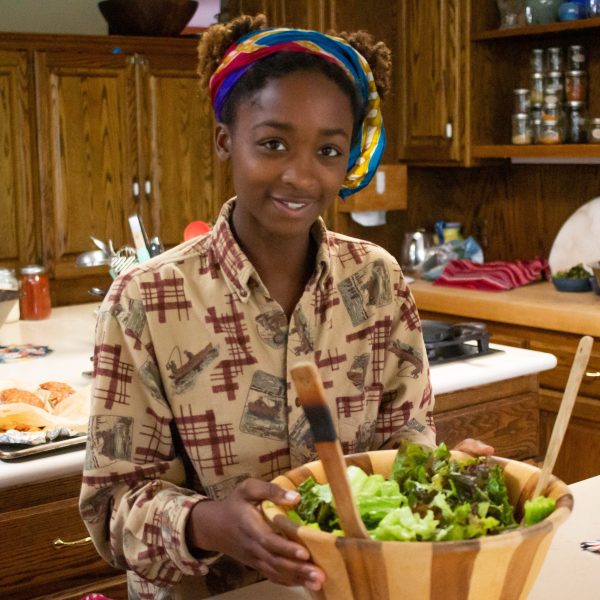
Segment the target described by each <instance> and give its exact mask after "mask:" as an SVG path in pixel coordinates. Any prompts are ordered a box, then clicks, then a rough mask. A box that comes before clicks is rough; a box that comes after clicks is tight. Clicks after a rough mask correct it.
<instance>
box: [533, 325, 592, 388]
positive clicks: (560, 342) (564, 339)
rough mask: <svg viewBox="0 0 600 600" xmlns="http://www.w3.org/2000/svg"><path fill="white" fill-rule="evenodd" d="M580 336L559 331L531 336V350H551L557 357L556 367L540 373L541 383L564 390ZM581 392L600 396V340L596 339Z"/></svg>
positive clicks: (544, 385) (537, 333)
mask: <svg viewBox="0 0 600 600" xmlns="http://www.w3.org/2000/svg"><path fill="white" fill-rule="evenodd" d="M579 339H580V338H579V336H571V335H566V334H562V335H561V334H558V333H546V332H536V335H535V337H532V338H531V341H530V346H529V347H530V348H531V350H539V351H540V352H550V353H551V354H554V355H555V356H556V359H557V362H558V364H557V366H556V368H554V369H552V370H551V371H544V372H542V373H540V385H541V386H542V387H547V388H551V389H554V390H564V389H565V386H566V385H567V379H568V377H569V371H570V369H571V365H572V363H573V357H574V356H575V351H576V350H577V345H578V344H579ZM580 393H581V394H582V395H584V396H590V397H592V398H600V342H598V340H596V341H595V344H594V347H593V348H592V355H591V356H590V360H589V363H588V366H587V369H586V375H584V377H583V380H582V382H581V388H580Z"/></svg>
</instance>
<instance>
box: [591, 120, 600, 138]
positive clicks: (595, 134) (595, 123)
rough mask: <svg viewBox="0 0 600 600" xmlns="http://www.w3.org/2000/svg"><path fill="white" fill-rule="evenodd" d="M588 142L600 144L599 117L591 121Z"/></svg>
mask: <svg viewBox="0 0 600 600" xmlns="http://www.w3.org/2000/svg"><path fill="white" fill-rule="evenodd" d="M588 142H589V143H590V144H600V118H598V117H594V118H593V119H590V126H589V129H588Z"/></svg>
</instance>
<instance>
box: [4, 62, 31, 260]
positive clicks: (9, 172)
mask: <svg viewBox="0 0 600 600" xmlns="http://www.w3.org/2000/svg"><path fill="white" fill-rule="evenodd" d="M27 65H28V62H27V56H26V54H25V53H24V52H17V51H0V215H2V218H1V219H0V265H2V266H10V267H15V266H18V265H19V264H23V263H26V262H31V261H34V260H35V259H36V257H37V254H38V251H39V247H38V246H39V245H38V237H37V234H38V232H39V215H38V214H37V211H36V210H34V202H33V188H32V185H33V184H32V179H33V177H32V171H33V163H32V159H31V155H32V152H31V142H32V140H31V133H30V127H29V119H30V104H29V87H28V79H27Z"/></svg>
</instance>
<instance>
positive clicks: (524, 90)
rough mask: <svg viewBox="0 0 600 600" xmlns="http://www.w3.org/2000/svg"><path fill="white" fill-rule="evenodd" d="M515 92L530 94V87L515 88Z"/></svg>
mask: <svg viewBox="0 0 600 600" xmlns="http://www.w3.org/2000/svg"><path fill="white" fill-rule="evenodd" d="M513 93H514V94H529V88H518V89H516V90H513Z"/></svg>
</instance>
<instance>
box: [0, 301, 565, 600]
mask: <svg viewBox="0 0 600 600" xmlns="http://www.w3.org/2000/svg"><path fill="white" fill-rule="evenodd" d="M94 308H95V306H94V304H84V305H78V306H71V307H63V308H58V309H53V311H52V316H51V318H50V319H48V320H46V321H37V322H25V321H20V322H18V323H14V324H8V325H5V326H4V327H3V328H2V331H1V332H0V344H15V343H35V344H49V345H50V346H51V347H52V348H53V352H52V353H51V354H49V355H48V356H46V357H44V358H38V359H31V360H28V361H21V362H19V363H15V364H13V365H6V364H4V365H0V379H7V378H10V379H16V380H23V379H25V380H27V381H31V382H34V383H35V382H40V381H43V380H47V379H49V378H50V375H52V379H53V380H63V381H66V382H68V383H71V385H73V386H75V387H81V386H83V385H86V384H89V380H88V379H86V378H85V377H83V376H82V371H85V370H89V368H90V356H91V353H92V350H93V330H94V324H95V319H94V314H93V313H94ZM496 348H497V349H500V350H502V351H501V352H496V353H493V354H488V355H485V356H478V357H474V358H470V359H468V360H465V361H461V362H455V363H446V364H441V365H436V366H433V367H431V380H432V387H433V391H434V393H435V395H436V408H435V411H434V416H435V420H436V423H437V428H438V439H439V440H440V441H441V440H445V441H447V442H448V443H449V444H450V445H452V444H454V443H455V442H457V441H459V440H460V439H462V438H464V437H467V436H470V437H478V438H480V439H483V440H485V441H487V442H489V443H491V444H493V445H494V446H495V448H496V453H497V454H498V455H501V456H507V457H511V458H518V459H524V458H530V457H533V456H535V455H536V454H537V453H538V451H539V443H538V373H539V372H541V371H546V370H548V369H552V368H553V367H554V366H555V365H556V358H555V357H554V356H553V355H551V354H549V353H546V352H535V351H533V352H532V351H531V350H527V349H523V348H511V347H502V346H496ZM84 456H85V451H84V450H83V449H82V447H81V446H80V447H79V449H77V450H73V451H68V452H64V451H61V452H55V453H53V454H50V455H39V457H31V458H28V459H19V460H7V461H4V460H0V528H1V531H2V532H3V540H4V542H5V543H4V544H2V545H1V546H0V598H10V599H11V600H36V599H37V600H42V599H43V600H79V598H81V597H82V596H83V595H84V594H86V593H90V592H98V593H104V594H105V595H106V596H108V597H109V598H113V599H114V600H125V599H126V598H127V592H126V585H125V578H124V575H123V574H122V573H121V572H119V571H116V570H114V569H112V568H110V567H109V566H108V565H107V564H106V563H105V562H104V561H103V560H102V559H101V558H100V557H99V556H98V555H97V554H96V551H95V549H94V547H93V545H92V543H91V541H90V540H89V539H86V538H87V532H86V530H85V527H84V525H83V522H82V521H81V519H80V517H79V512H78V506H77V500H78V494H79V487H80V481H81V471H82V467H83V461H84Z"/></svg>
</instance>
